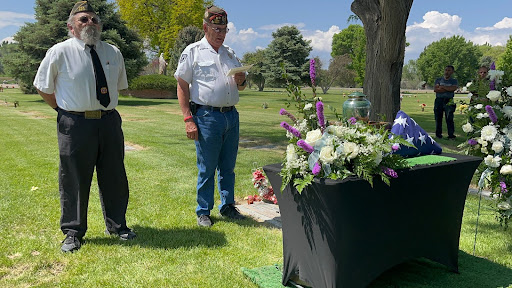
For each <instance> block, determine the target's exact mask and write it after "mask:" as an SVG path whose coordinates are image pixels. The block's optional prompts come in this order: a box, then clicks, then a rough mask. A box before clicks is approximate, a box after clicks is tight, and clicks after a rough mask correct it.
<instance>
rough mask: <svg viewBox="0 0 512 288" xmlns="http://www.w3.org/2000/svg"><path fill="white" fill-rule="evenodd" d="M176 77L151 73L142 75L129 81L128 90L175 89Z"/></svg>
mask: <svg viewBox="0 0 512 288" xmlns="http://www.w3.org/2000/svg"><path fill="white" fill-rule="evenodd" d="M176 86H177V83H176V79H174V77H170V76H166V75H160V74H151V75H142V76H139V77H137V78H135V79H133V80H132V81H131V82H130V87H129V88H128V89H130V90H144V89H156V90H170V91H175V90H176Z"/></svg>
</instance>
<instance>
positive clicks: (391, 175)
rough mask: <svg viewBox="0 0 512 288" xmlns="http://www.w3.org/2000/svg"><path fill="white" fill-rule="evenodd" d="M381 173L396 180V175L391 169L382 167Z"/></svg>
mask: <svg viewBox="0 0 512 288" xmlns="http://www.w3.org/2000/svg"><path fill="white" fill-rule="evenodd" d="M382 172H384V174H386V175H388V176H389V177H392V178H398V174H397V173H396V172H395V170H393V169H391V168H388V167H382Z"/></svg>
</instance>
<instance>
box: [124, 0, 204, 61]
mask: <svg viewBox="0 0 512 288" xmlns="http://www.w3.org/2000/svg"><path fill="white" fill-rule="evenodd" d="M116 2H117V4H118V5H119V10H120V12H121V15H122V17H123V19H124V20H126V22H127V24H128V26H129V27H131V28H134V29H136V30H137V31H138V32H139V34H140V35H141V36H142V37H143V38H144V39H147V40H148V43H149V46H150V48H151V49H153V50H154V51H155V52H157V54H160V53H164V58H165V59H166V60H169V54H170V53H171V49H172V47H173V46H174V43H175V41H176V39H177V37H178V34H179V32H180V31H181V30H182V29H183V28H185V27H187V26H195V27H197V28H200V29H202V28H201V27H202V25H203V15H204V10H205V8H206V7H207V6H208V5H211V4H213V1H210V0H173V1H169V0H116Z"/></svg>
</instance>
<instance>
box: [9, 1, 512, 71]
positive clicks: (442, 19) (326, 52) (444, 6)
mask: <svg viewBox="0 0 512 288" xmlns="http://www.w3.org/2000/svg"><path fill="white" fill-rule="evenodd" d="M0 2H1V4H2V5H0V41H1V40H7V39H8V37H11V36H12V35H14V34H15V33H16V31H17V30H18V29H19V27H20V26H21V25H23V24H24V23H25V22H33V21H35V20H34V16H33V14H34V9H33V7H34V5H35V0H0ZM215 3H216V5H217V6H220V7H223V8H224V9H225V10H226V11H227V13H228V20H229V21H230V23H229V28H230V32H229V33H228V35H227V37H226V40H225V44H226V45H229V46H231V47H232V48H233V49H234V50H235V52H236V53H237V55H238V56H239V57H240V58H241V57H242V56H243V54H244V53H246V52H254V51H256V49H259V48H265V47H267V45H268V44H269V43H270V42H271V41H272V32H274V31H275V30H276V29H278V28H279V27H282V26H284V25H295V26H297V28H299V30H300V31H301V33H302V35H303V36H304V37H305V38H306V39H309V40H311V41H312V42H311V43H312V46H313V51H312V52H311V55H310V56H313V57H314V56H319V57H320V58H321V59H322V60H323V61H324V62H327V61H328V60H329V59H330V52H331V42H332V35H333V34H334V33H337V32H339V31H341V30H343V29H344V28H346V27H347V26H348V25H349V24H350V23H347V19H348V17H349V16H350V15H351V14H353V13H352V11H351V10H350V5H351V3H352V1H348V0H345V1H343V0H342V1H333V0H331V1H328V0H313V1H311V0H310V1H305V0H293V1H288V0H259V1H241V0H216V1H215ZM453 35H462V36H464V37H465V38H466V40H470V41H472V42H473V43H476V44H484V43H490V44H491V45H493V46H495V45H505V44H506V42H507V40H508V39H509V36H510V35H512V1H510V0H492V1H476V0H416V1H414V2H413V5H412V9H411V12H410V15H409V19H408V21H407V31H406V36H407V41H408V42H409V43H410V44H411V45H410V46H409V47H408V48H407V49H406V53H405V61H406V62H407V61H408V60H410V59H417V58H418V56H419V54H420V53H421V51H423V49H424V47H425V46H427V45H428V44H430V43H432V42H434V41H437V40H439V39H441V38H443V37H451V36H453Z"/></svg>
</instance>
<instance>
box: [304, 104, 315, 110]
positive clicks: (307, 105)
mask: <svg viewBox="0 0 512 288" xmlns="http://www.w3.org/2000/svg"><path fill="white" fill-rule="evenodd" d="M311 108H313V104H311V103H308V104H306V105H304V110H309V109H311Z"/></svg>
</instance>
